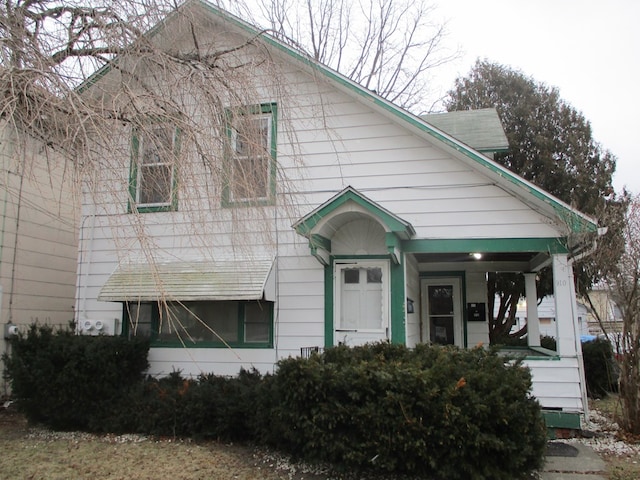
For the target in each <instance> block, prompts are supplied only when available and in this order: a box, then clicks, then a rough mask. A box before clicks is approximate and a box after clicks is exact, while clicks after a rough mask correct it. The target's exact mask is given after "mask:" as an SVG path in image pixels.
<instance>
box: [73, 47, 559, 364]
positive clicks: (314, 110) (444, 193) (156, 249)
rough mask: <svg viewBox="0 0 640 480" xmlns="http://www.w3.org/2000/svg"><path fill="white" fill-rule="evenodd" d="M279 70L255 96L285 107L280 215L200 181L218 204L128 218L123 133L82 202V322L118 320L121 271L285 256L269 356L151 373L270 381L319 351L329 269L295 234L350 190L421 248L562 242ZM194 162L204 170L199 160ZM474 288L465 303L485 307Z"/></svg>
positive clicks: (451, 165)
mask: <svg viewBox="0 0 640 480" xmlns="http://www.w3.org/2000/svg"><path fill="white" fill-rule="evenodd" d="M274 58H278V56H277V54H274ZM278 68H279V69H280V75H279V76H278V79H277V80H278V86H277V88H271V87H272V85H268V86H266V87H264V88H257V89H256V91H259V92H261V93H262V95H263V96H261V97H260V98H256V99H255V102H256V103H260V102H277V104H278V115H279V119H278V165H279V169H280V175H281V176H280V177H279V178H284V179H285V181H280V182H279V184H278V203H279V204H280V205H282V208H279V209H277V211H276V209H275V208H273V207H266V208H263V209H259V211H258V212H255V211H253V210H251V209H243V208H238V209H226V208H220V197H219V195H220V184H219V183H216V182H215V179H212V178H211V176H210V174H209V173H208V172H206V171H202V172H200V173H199V174H197V175H195V177H194V178H196V179H197V181H199V182H204V181H206V182H207V183H208V187H209V190H208V192H209V193H210V194H211V195H212V196H210V197H204V196H203V189H202V188H196V187H197V186H195V185H194V186H188V185H186V186H184V185H183V186H181V188H182V189H181V190H180V192H179V196H180V199H179V211H178V212H168V213H154V214H144V215H140V216H137V217H136V216H133V215H129V214H127V213H126V208H127V183H128V178H129V177H128V176H129V161H130V160H129V159H130V154H129V143H130V132H126V131H123V132H122V133H121V135H119V138H120V139H121V142H120V144H119V145H117V146H116V148H119V149H121V152H122V154H121V156H122V161H121V162H120V163H119V164H116V163H115V162H114V163H112V164H110V165H108V166H105V168H104V169H103V171H101V172H99V174H100V175H102V176H103V177H102V180H103V181H102V182H100V183H98V184H97V185H94V186H95V187H97V188H96V190H97V191H95V192H93V193H94V195H93V198H91V197H90V196H88V197H87V198H86V200H87V203H86V204H85V207H84V214H85V218H84V221H83V223H82V225H83V230H82V236H81V239H82V241H81V253H80V266H79V275H78V312H79V316H80V317H81V318H97V319H101V318H103V317H104V318H111V317H116V318H121V314H122V312H121V306H120V304H118V303H109V302H98V301H97V300H96V298H97V296H98V294H99V291H100V288H101V286H102V285H103V284H104V282H105V281H106V280H107V278H108V277H109V275H110V274H111V273H112V272H113V271H114V270H115V268H116V267H117V265H118V263H119V262H127V261H142V260H144V261H152V260H155V261H157V260H159V259H173V260H174V261H180V260H193V259H194V258H202V259H203V260H208V259H215V258H219V257H226V256H235V257H237V258H243V257H246V258H250V257H251V256H252V255H258V256H260V255H265V254H267V255H271V254H273V255H276V254H277V257H278V262H277V272H276V273H277V279H278V287H277V292H278V296H277V298H278V300H277V302H276V309H275V311H276V314H275V317H276V318H275V332H276V338H275V347H274V348H273V349H257V350H251V351H247V349H245V350H242V351H240V352H232V351H225V350H223V349H153V351H152V354H151V357H150V358H151V362H152V371H153V372H155V373H162V372H164V373H167V372H169V371H171V368H173V367H175V368H180V369H182V370H183V371H184V372H185V373H199V372H200V371H212V370H215V369H217V368H218V367H217V365H218V364H219V363H220V371H224V372H232V371H234V370H235V371H237V370H238V369H239V368H240V366H247V365H256V366H259V368H261V369H262V368H266V367H267V366H269V365H272V364H273V362H274V360H276V359H277V358H282V357H284V356H288V355H297V354H299V351H300V347H304V346H315V345H323V344H324V315H325V312H324V269H323V267H322V266H321V265H320V264H319V263H318V261H317V260H315V259H314V258H313V257H311V255H310V252H309V248H308V242H307V240H306V239H304V238H302V237H300V236H298V235H296V234H295V233H294V231H293V230H292V228H291V225H292V224H293V223H294V222H295V221H296V220H297V219H298V218H299V217H300V216H302V215H304V214H306V213H308V212H309V211H311V210H312V209H314V208H316V207H317V206H318V205H320V204H321V203H323V202H325V201H326V200H328V199H329V198H331V197H332V196H333V195H335V194H336V193H337V192H339V191H340V190H342V189H343V188H344V187H346V186H347V185H351V186H352V187H354V188H355V189H357V190H358V191H360V192H361V193H363V194H364V195H366V196H367V197H369V198H370V199H371V200H373V201H375V202H378V203H379V204H380V205H381V206H382V207H384V208H386V209H388V210H389V211H391V212H393V213H394V214H395V215H397V216H399V217H400V218H402V219H403V220H405V221H407V222H410V223H411V224H412V225H413V227H414V228H415V229H416V232H417V235H416V238H430V239H438V238H495V237H507V238H510V237H515V238H520V237H548V236H556V235H557V229H556V228H555V227H554V226H553V225H550V224H549V220H548V219H547V218H543V217H542V216H541V215H540V214H539V213H537V212H536V211H534V210H532V209H530V208H529V207H528V206H526V205H525V204H524V203H523V202H521V201H519V200H516V199H514V198H513V197H512V196H511V195H509V194H508V193H506V192H505V191H503V190H502V189H500V188H499V187H497V186H495V185H494V184H493V182H491V181H489V180H488V179H487V178H486V177H484V176H483V175H481V174H479V173H478V172H476V171H474V170H472V169H471V168H470V167H468V166H467V165H466V164H464V163H463V162H461V161H458V160H456V159H455V158H453V157H452V156H451V155H450V154H449V153H447V152H445V151H444V150H443V149H441V148H438V147H437V145H436V143H435V141H431V139H424V138H420V137H419V136H417V135H416V134H414V133H412V132H410V131H408V130H407V129H406V128H404V127H402V126H400V125H398V124H397V123H395V122H394V121H391V120H390V119H389V118H388V117H387V116H385V115H382V114H379V113H377V112H375V111H374V110H373V108H372V107H371V106H370V105H368V104H365V103H361V102H360V101H356V100H354V99H353V98H352V97H351V96H349V95H347V94H345V93H343V92H339V91H337V90H335V89H334V88H333V87H329V86H328V84H327V83H326V82H325V81H324V80H321V79H318V78H317V77H313V76H311V75H308V74H306V73H302V72H301V71H300V70H298V69H297V68H294V67H292V66H290V65H288V64H286V63H282V64H281V65H279V67H278ZM255 73H256V75H255V76H254V77H253V78H255V79H256V81H257V80H259V79H265V80H269V81H271V80H272V79H273V77H271V76H269V73H272V72H267V73H266V74H264V75H262V76H261V75H260V72H255ZM99 84H100V83H99ZM281 93H284V95H281ZM194 108H195V106H194ZM190 162H192V164H193V165H198V163H199V162H198V159H195V158H191V159H190ZM105 185H109V187H108V188H105V187H104V186H105ZM200 187H202V185H200ZM93 201H96V202H97V206H96V208H95V210H94V208H93V206H92V205H91V203H92V202H93ZM94 214H95V216H94ZM94 222H95V223H94ZM137 225H143V226H144V231H145V234H144V236H142V237H141V236H139V235H138V234H136V233H134V232H135V231H136V229H137ZM276 226H277V228H276ZM265 227H266V228H265ZM406 269H407V270H406V272H407V279H408V282H409V284H408V294H410V295H411V296H412V297H413V299H414V301H415V302H414V305H415V306H416V313H415V314H413V315H412V316H410V317H409V318H408V320H407V341H408V343H410V344H413V343H415V342H416V340H417V338H418V337H419V335H417V331H416V327H417V325H418V324H417V323H416V322H417V319H419V303H420V302H419V287H418V283H417V279H416V278H415V274H416V265H415V264H414V263H413V262H412V261H408V262H407V266H406ZM409 277H411V278H409ZM476 277H477V276H474V277H473V279H475V280H480V278H479V277H477V278H476ZM470 278H471V277H470ZM469 280H470V279H468V280H467V286H468V292H467V298H468V300H469V299H470V298H474V299H476V301H485V300H484V298H481V294H482V292H481V291H480V290H478V289H477V288H476V287H472V286H471V285H470V284H471V282H470V281H469ZM485 297H486V295H485ZM484 328H486V325H485V327H484ZM468 334H469V339H470V343H477V342H479V341H484V340H486V339H487V334H486V332H485V331H483V330H482V328H480V325H477V326H473V327H470V330H469V331H468ZM236 354H237V355H239V357H238V356H237V355H236ZM219 359H220V360H219Z"/></svg>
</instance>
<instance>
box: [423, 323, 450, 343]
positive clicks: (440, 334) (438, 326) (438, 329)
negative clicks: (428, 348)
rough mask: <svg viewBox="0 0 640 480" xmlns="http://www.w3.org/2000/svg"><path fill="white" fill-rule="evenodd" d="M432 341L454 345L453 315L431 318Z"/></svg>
mask: <svg viewBox="0 0 640 480" xmlns="http://www.w3.org/2000/svg"><path fill="white" fill-rule="evenodd" d="M430 323H431V325H429V327H430V331H431V342H432V343H437V344H439V345H453V344H454V337H453V317H432V318H431V322H430Z"/></svg>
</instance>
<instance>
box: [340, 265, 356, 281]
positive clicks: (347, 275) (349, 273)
mask: <svg viewBox="0 0 640 480" xmlns="http://www.w3.org/2000/svg"><path fill="white" fill-rule="evenodd" d="M342 272H343V274H344V283H360V269H359V268H349V269H346V270H343V271H342Z"/></svg>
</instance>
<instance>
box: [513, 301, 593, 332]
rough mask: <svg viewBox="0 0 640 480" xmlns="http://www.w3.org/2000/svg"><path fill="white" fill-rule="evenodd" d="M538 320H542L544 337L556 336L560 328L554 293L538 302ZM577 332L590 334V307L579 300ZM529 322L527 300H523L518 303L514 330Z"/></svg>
mask: <svg viewBox="0 0 640 480" xmlns="http://www.w3.org/2000/svg"><path fill="white" fill-rule="evenodd" d="M537 309H538V321H539V322H540V335H542V336H543V337H553V338H556V336H557V334H558V329H557V325H556V305H555V299H554V298H553V295H547V296H546V297H544V298H543V299H542V301H541V302H540V303H538V304H537ZM577 309H578V310H577V322H578V324H577V326H578V329H577V333H578V335H580V336H583V335H589V334H590V333H591V332H590V328H589V324H588V321H587V316H588V312H589V310H588V308H587V307H586V306H585V305H584V304H583V303H582V302H577ZM526 324H527V301H526V300H522V301H521V302H519V303H518V310H517V311H516V323H515V325H514V326H513V328H512V330H511V331H512V332H517V331H518V330H520V329H522V328H523V327H524V326H525V325H526Z"/></svg>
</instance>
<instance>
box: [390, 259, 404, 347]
mask: <svg viewBox="0 0 640 480" xmlns="http://www.w3.org/2000/svg"><path fill="white" fill-rule="evenodd" d="M399 260H400V262H399V263H395V262H389V268H390V269H391V272H390V277H391V285H390V288H391V292H390V295H391V301H390V303H391V305H390V310H391V311H390V312H389V313H390V315H391V318H390V319H389V323H390V324H391V343H397V344H400V345H406V343H407V328H406V327H407V325H406V320H405V319H406V300H405V297H406V289H405V288H406V285H405V279H404V255H401V256H400V259H399Z"/></svg>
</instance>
